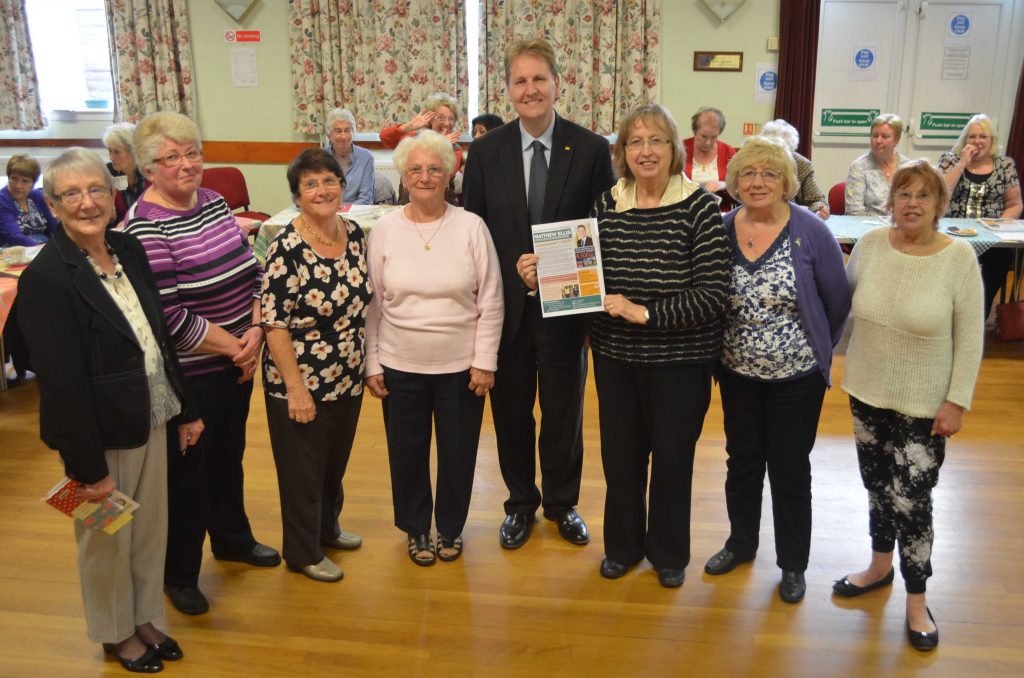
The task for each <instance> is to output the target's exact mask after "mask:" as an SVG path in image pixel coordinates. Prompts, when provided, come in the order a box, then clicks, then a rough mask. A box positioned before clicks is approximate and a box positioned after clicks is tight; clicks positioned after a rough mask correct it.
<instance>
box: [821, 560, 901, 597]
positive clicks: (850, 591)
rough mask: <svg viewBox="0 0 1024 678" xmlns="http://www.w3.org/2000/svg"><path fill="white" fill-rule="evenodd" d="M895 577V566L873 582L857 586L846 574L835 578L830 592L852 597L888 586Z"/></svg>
mask: <svg viewBox="0 0 1024 678" xmlns="http://www.w3.org/2000/svg"><path fill="white" fill-rule="evenodd" d="M895 577H896V568H895V567H893V568H891V569H890V570H889V574H887V575H885V576H884V577H882V578H881V579H879V580H878V581H876V582H874V583H871V584H868V585H867V586H857V585H856V584H854V583H852V582H850V577H849V576H846V577H843V578H842V579H837V580H836V583H835V584H833V585H832V592H833V593H835V594H836V595H837V596H842V597H844V598H853V597H855V596H860V595H863V594H865V593H867V592H868V591H874V590H875V589H880V588H882V587H883V586H888V585H889V584H891V583H892V580H893V579H894V578H895Z"/></svg>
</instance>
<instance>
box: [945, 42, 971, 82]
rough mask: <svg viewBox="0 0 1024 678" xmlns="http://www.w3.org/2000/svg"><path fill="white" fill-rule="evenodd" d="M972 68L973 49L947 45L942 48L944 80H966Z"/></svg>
mask: <svg viewBox="0 0 1024 678" xmlns="http://www.w3.org/2000/svg"><path fill="white" fill-rule="evenodd" d="M970 68H971V48H970V47H969V46H964V45H946V46H945V47H943V48H942V79H943V80H966V79H967V71H969V70H970Z"/></svg>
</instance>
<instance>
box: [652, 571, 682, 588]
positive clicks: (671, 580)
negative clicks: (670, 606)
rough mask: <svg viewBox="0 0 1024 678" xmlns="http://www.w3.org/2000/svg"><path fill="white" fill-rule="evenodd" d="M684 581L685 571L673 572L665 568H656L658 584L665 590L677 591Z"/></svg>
mask: <svg viewBox="0 0 1024 678" xmlns="http://www.w3.org/2000/svg"><path fill="white" fill-rule="evenodd" d="M685 580H686V570H673V569H670V568H667V567H659V568H658V582H660V583H661V585H662V586H664V587H665V588H667V589H677V588H679V587H680V586H682V585H683V582H684V581H685Z"/></svg>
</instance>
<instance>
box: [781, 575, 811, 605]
mask: <svg viewBox="0 0 1024 678" xmlns="http://www.w3.org/2000/svg"><path fill="white" fill-rule="evenodd" d="M805 593H807V581H806V580H805V579H804V573H803V572H785V571H783V573H782V582H781V583H780V584H779V598H782V602H784V603H790V604H793V603H799V602H800V601H801V600H803V599H804V594H805Z"/></svg>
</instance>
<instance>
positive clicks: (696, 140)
mask: <svg viewBox="0 0 1024 678" xmlns="http://www.w3.org/2000/svg"><path fill="white" fill-rule="evenodd" d="M690 128H691V129H692V130H693V136H692V137H690V138H689V139H684V140H683V148H684V149H685V150H686V166H685V167H684V168H683V171H684V172H686V176H688V177H690V178H691V179H693V180H694V181H696V182H697V183H698V184H700V185H701V186H703V187H704V188H705V189H706V190H707V191H708V192H709V193H713V194H714V195H715V196H716V197H718V198H721V199H722V202H721V207H722V211H723V212H728V211H729V210H730V209H732V208H733V207H734V203H733V200H732V198H731V197H730V196H729V193H728V192H727V191H726V190H725V170H726V168H727V167H728V166H729V161H730V160H732V156H734V155H736V149H735V148H733V147H732V146H730V145H729V144H727V143H725V142H724V141H719V140H718V137H719V136H721V134H722V131H723V130H725V115H724V114H723V113H722V111H720V110H718V109H717V108H712V107H711V106H701V107H700V108H698V109H697V112H696V113H694V114H693V117H692V118H690Z"/></svg>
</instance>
